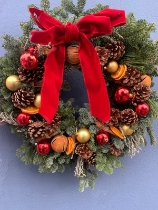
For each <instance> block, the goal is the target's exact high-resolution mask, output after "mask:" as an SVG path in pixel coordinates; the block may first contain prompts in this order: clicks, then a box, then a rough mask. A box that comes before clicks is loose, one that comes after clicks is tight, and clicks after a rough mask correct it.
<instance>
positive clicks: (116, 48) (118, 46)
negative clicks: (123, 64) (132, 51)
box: [105, 40, 125, 60]
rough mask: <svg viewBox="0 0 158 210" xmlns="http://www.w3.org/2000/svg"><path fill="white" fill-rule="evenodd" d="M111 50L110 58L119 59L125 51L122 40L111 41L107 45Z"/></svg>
mask: <svg viewBox="0 0 158 210" xmlns="http://www.w3.org/2000/svg"><path fill="white" fill-rule="evenodd" d="M105 48H106V49H108V50H109V51H110V56H109V58H110V59H112V60H119V59H120V58H121V57H122V56H123V55H124V53H125V46H124V44H123V42H121V41H117V40H115V41H113V42H109V43H107V44H106V46H105Z"/></svg>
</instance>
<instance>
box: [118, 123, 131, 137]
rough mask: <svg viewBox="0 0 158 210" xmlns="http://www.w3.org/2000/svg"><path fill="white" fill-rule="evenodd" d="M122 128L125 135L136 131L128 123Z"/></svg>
mask: <svg viewBox="0 0 158 210" xmlns="http://www.w3.org/2000/svg"><path fill="white" fill-rule="evenodd" d="M121 128H122V131H123V134H124V135H125V136H129V135H131V134H132V133H133V132H134V130H133V129H132V128H131V127H130V126H128V125H122V127H121Z"/></svg>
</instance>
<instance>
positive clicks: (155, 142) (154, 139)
mask: <svg viewBox="0 0 158 210" xmlns="http://www.w3.org/2000/svg"><path fill="white" fill-rule="evenodd" d="M147 132H148V134H149V136H150V143H151V145H152V146H155V145H156V144H157V140H156V136H155V133H154V131H153V129H152V127H151V126H149V127H147Z"/></svg>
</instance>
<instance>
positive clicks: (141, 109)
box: [135, 102, 150, 117]
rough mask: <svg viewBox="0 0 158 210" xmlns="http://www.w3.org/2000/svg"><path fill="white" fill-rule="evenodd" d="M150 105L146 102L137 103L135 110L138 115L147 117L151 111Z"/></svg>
mask: <svg viewBox="0 0 158 210" xmlns="http://www.w3.org/2000/svg"><path fill="white" fill-rule="evenodd" d="M149 110H150V107H149V105H148V104H146V103H144V102H143V103H140V104H137V106H136V108H135V111H136V113H137V115H138V116H140V117H145V116H146V115H147V114H148V113H149Z"/></svg>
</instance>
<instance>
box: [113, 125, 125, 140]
mask: <svg viewBox="0 0 158 210" xmlns="http://www.w3.org/2000/svg"><path fill="white" fill-rule="evenodd" d="M110 129H111V130H112V132H113V133H114V134H115V135H116V136H118V137H119V138H120V139H124V136H123V135H122V133H121V131H119V129H117V128H116V127H115V126H113V125H111V126H110Z"/></svg>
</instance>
